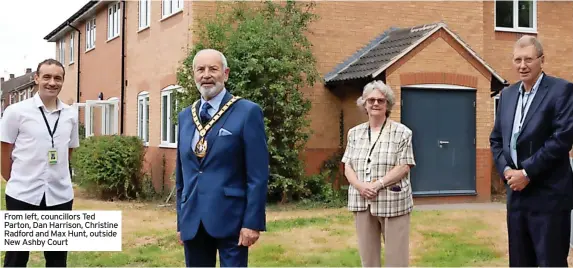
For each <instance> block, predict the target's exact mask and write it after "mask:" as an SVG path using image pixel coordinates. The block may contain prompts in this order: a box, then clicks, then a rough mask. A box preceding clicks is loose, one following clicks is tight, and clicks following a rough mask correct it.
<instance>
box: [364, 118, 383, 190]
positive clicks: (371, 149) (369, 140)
mask: <svg viewBox="0 0 573 268" xmlns="http://www.w3.org/2000/svg"><path fill="white" fill-rule="evenodd" d="M384 126H386V120H384V124H383V125H382V127H381V128H380V132H379V133H378V137H377V138H376V140H375V141H374V143H373V144H372V147H371V148H370V152H368V160H367V162H366V177H367V179H366V180H367V181H370V166H371V163H372V160H371V159H370V156H371V155H372V151H374V147H375V146H376V143H377V142H378V139H380V136H382V130H384ZM371 136H372V134H371V130H370V126H368V142H369V143H370V142H371V139H372V138H371Z"/></svg>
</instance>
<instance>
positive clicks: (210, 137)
mask: <svg viewBox="0 0 573 268" xmlns="http://www.w3.org/2000/svg"><path fill="white" fill-rule="evenodd" d="M232 97H233V96H232V95H231V93H229V92H228V91H227V93H226V94H225V96H224V97H223V99H222V100H221V104H219V110H221V108H223V106H225V104H226V103H227V102H228V101H229V100H231V98H232ZM232 109H233V107H231V108H229V110H227V111H226V112H225V114H224V115H223V116H222V117H221V118H219V121H217V122H216V123H215V124H214V125H213V127H212V128H211V130H209V132H208V133H207V154H206V155H205V159H206V158H208V157H209V152H210V151H211V150H212V149H213V146H214V145H215V142H216V141H217V137H218V136H219V130H220V129H221V127H223V124H224V123H225V120H227V118H228V115H229V114H230V113H231V110H232ZM217 112H219V111H217ZM217 112H216V113H217ZM205 159H203V161H202V162H201V164H203V162H205Z"/></svg>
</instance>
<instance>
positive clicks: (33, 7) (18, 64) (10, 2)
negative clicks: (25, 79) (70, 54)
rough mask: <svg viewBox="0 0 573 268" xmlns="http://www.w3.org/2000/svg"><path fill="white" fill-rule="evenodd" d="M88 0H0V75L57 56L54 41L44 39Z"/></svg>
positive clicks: (34, 67) (32, 65) (3, 75)
mask: <svg viewBox="0 0 573 268" xmlns="http://www.w3.org/2000/svg"><path fill="white" fill-rule="evenodd" d="M87 2H88V0H0V77H4V78H5V79H8V78H9V77H10V74H14V75H15V76H16V77H18V76H20V75H23V74H24V73H25V72H26V68H32V70H33V71H34V70H36V67H37V65H38V63H40V62H41V61H42V60H44V59H47V58H55V57H56V44H55V43H53V42H48V41H46V40H44V37H45V36H46V35H48V34H49V33H50V32H51V31H52V30H54V29H56V27H58V26H59V25H60V24H62V23H63V22H64V21H65V20H67V19H68V18H69V17H71V16H72V15H73V14H74V13H75V12H76V11H78V10H79V9H80V8H81V7H82V6H83V5H85V4H86V3H87Z"/></svg>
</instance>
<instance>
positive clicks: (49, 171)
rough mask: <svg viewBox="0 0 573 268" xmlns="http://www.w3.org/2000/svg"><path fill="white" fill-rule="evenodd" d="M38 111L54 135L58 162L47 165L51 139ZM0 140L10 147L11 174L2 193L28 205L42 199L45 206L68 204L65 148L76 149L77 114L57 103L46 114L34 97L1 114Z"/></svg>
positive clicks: (69, 186) (69, 183)
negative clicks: (10, 145)
mask: <svg viewBox="0 0 573 268" xmlns="http://www.w3.org/2000/svg"><path fill="white" fill-rule="evenodd" d="M40 109H42V110H43V111H44V113H45V116H46V119H47V121H48V124H49V125H50V129H51V131H54V125H55V124H56V120H58V115H59V121H58V126H57V128H56V130H55V133H54V149H55V150H56V151H57V155H58V162H57V163H56V164H49V162H48V151H49V150H50V149H51V148H52V137H51V136H50V133H49V131H48V128H47V126H46V123H45V121H44V117H43V116H42V112H41V111H40ZM0 140H1V141H2V142H6V143H10V144H14V149H13V151H12V172H11V173H10V179H9V180H8V183H7V184H6V194H7V195H9V196H10V197H12V198H14V199H17V200H19V201H22V202H26V203H29V204H32V205H36V206H38V205H40V202H41V201H42V197H43V196H44V194H45V196H46V206H54V205H59V204H62V203H66V202H69V201H71V200H72V199H73V198H74V190H73V188H72V181H71V176H70V172H69V157H68V149H69V148H77V147H79V145H80V143H79V133H78V111H77V110H76V109H75V108H73V107H70V106H69V105H66V104H65V103H63V102H61V101H60V100H58V102H57V108H56V110H55V111H52V112H50V111H48V110H47V109H46V107H45V106H44V103H43V102H42V99H40V96H39V95H38V94H36V95H34V97H33V98H29V99H27V100H24V101H21V102H18V103H15V104H12V105H10V106H8V107H7V108H6V110H5V111H4V117H3V118H2V122H1V123H0Z"/></svg>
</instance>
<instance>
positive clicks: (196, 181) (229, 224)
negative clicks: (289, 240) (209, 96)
mask: <svg viewBox="0 0 573 268" xmlns="http://www.w3.org/2000/svg"><path fill="white" fill-rule="evenodd" d="M231 97H232V96H231V94H230V93H228V92H227V94H226V95H225V97H224V98H223V100H222V101H221V107H223V106H224V104H225V103H226V102H227V101H229V100H230V99H231ZM198 106H199V105H198ZM191 109H192V106H190V107H187V108H186V109H185V110H183V111H182V112H180V113H179V136H178V139H177V140H178V146H177V164H176V187H177V230H178V231H180V232H181V239H182V240H184V241H185V240H190V239H193V238H194V237H195V234H196V233H197V229H198V227H199V223H200V222H201V221H202V222H203V225H204V227H205V229H206V230H207V232H208V233H209V234H210V235H211V236H213V237H215V238H228V237H233V236H237V237H238V235H239V233H240V229H241V228H243V227H244V228H249V229H253V230H259V231H265V229H266V223H265V221H266V220H265V218H266V215H265V205H266V200H267V188H268V178H269V152H268V149H267V143H266V141H267V138H266V134H265V128H264V121H263V112H262V109H261V108H260V107H259V106H258V105H257V104H255V103H253V102H251V101H248V100H246V99H240V100H238V101H236V102H235V103H234V104H233V105H232V106H231V107H230V108H229V109H228V110H227V112H225V114H224V115H223V116H222V117H221V118H220V119H219V120H218V121H217V122H216V123H215V124H214V125H213V127H212V128H211V130H210V131H209V132H208V133H207V143H208V144H207V154H206V156H205V157H204V159H203V160H202V161H200V160H199V159H198V158H197V157H196V156H195V154H194V148H191V147H192V146H191V140H192V139H193V135H194V133H195V131H196V127H195V124H194V122H193V116H192V113H191ZM198 114H199V111H197V115H198ZM221 128H224V129H225V130H227V131H228V132H230V133H231V135H221V136H219V130H220V129H221ZM225 133H227V132H225Z"/></svg>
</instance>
